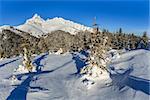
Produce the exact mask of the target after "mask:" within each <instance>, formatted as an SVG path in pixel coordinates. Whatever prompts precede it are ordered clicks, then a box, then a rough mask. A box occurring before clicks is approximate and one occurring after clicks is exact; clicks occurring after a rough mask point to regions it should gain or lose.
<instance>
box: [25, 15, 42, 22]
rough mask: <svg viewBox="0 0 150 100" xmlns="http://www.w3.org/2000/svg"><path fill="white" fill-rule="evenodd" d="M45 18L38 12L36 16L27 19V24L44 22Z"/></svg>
mask: <svg viewBox="0 0 150 100" xmlns="http://www.w3.org/2000/svg"><path fill="white" fill-rule="evenodd" d="M44 22H45V20H44V19H43V18H41V17H40V16H39V15H38V14H34V16H33V17H32V18H30V19H28V20H27V21H26V24H42V23H44Z"/></svg>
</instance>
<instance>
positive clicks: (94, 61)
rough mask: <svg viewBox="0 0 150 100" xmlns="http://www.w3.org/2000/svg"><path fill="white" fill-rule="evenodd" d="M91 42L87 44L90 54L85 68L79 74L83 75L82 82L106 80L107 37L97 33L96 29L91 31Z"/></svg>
mask: <svg viewBox="0 0 150 100" xmlns="http://www.w3.org/2000/svg"><path fill="white" fill-rule="evenodd" d="M91 36H92V38H91V40H90V43H89V44H86V45H89V50H90V54H89V56H88V60H87V66H85V67H83V68H82V69H81V72H80V74H81V75H83V77H82V78H83V79H84V80H89V81H93V82H94V81H95V80H101V79H102V80H103V79H104V80H107V79H110V78H109V73H108V69H107V63H108V61H107V59H106V53H107V49H108V47H107V45H106V44H107V40H108V37H107V36H105V35H104V34H102V33H101V32H99V30H98V27H96V28H94V29H93V33H91Z"/></svg>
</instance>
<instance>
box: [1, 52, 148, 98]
mask: <svg viewBox="0 0 150 100" xmlns="http://www.w3.org/2000/svg"><path fill="white" fill-rule="evenodd" d="M83 57H84V56H83V55H82V54H77V55H76V57H74V56H73V55H72V54H69V53H68V54H65V55H56V54H50V55H48V54H41V55H39V56H36V57H33V64H34V65H35V66H36V68H37V70H38V72H33V73H30V74H29V73H22V72H18V73H14V69H16V68H17V67H18V66H19V65H21V63H22V60H23V59H22V57H15V58H11V59H3V60H1V61H0V100H6V99H7V100H26V99H27V100H149V95H150V91H149V84H150V77H149V75H150V74H149V72H150V51H146V50H135V51H130V52H126V53H123V54H121V55H120V57H119V58H118V57H116V58H113V60H112V63H111V65H110V72H111V73H110V77H111V79H112V83H111V84H110V85H106V84H105V82H103V81H98V82H97V83H96V84H94V85H93V86H92V87H91V88H90V89H88V88H87V87H86V86H85V85H84V82H82V80H81V78H80V75H79V74H78V71H79V70H80V68H82V67H83V66H85V63H84V62H83V60H81V59H82V58H83ZM13 75H14V76H15V77H12V76H13Z"/></svg>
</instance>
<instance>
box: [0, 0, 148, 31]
mask: <svg viewBox="0 0 150 100" xmlns="http://www.w3.org/2000/svg"><path fill="white" fill-rule="evenodd" d="M35 13H37V14H39V15H40V16H41V17H43V18H44V19H46V18H53V17H56V16H60V17H63V18H66V19H70V20H73V21H75V22H79V23H82V24H84V25H87V26H91V25H92V21H93V18H94V17H95V16H96V17H97V23H98V24H99V27H100V28H106V29H109V30H110V31H112V32H114V31H116V30H117V29H119V28H120V27H121V28H122V29H123V31H125V32H134V33H137V34H140V33H142V32H143V31H147V30H148V22H149V1H148V0H70V1H69V0H0V26H1V25H5V24H9V25H19V24H23V23H24V22H25V20H26V19H28V18H30V17H32V16H33V15H34V14H35Z"/></svg>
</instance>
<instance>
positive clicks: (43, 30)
mask: <svg viewBox="0 0 150 100" xmlns="http://www.w3.org/2000/svg"><path fill="white" fill-rule="evenodd" d="M4 27H5V26H4ZM8 27H9V26H7V29H8ZM12 27H13V26H12ZM13 28H17V29H19V30H22V31H24V32H28V33H30V34H31V35H33V36H36V37H39V36H42V35H46V34H48V33H51V32H52V31H57V30H62V31H65V32H69V33H70V34H73V35H75V34H77V33H78V32H80V31H90V32H92V28H91V27H87V26H84V25H82V24H79V23H76V22H73V21H70V20H66V19H64V18H61V17H54V18H51V19H46V20H44V19H43V18H42V17H40V16H39V15H38V14H34V16H33V17H32V18H30V19H27V20H26V22H25V23H24V24H22V25H19V26H14V27H13ZM2 29H4V28H2V27H0V30H2Z"/></svg>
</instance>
